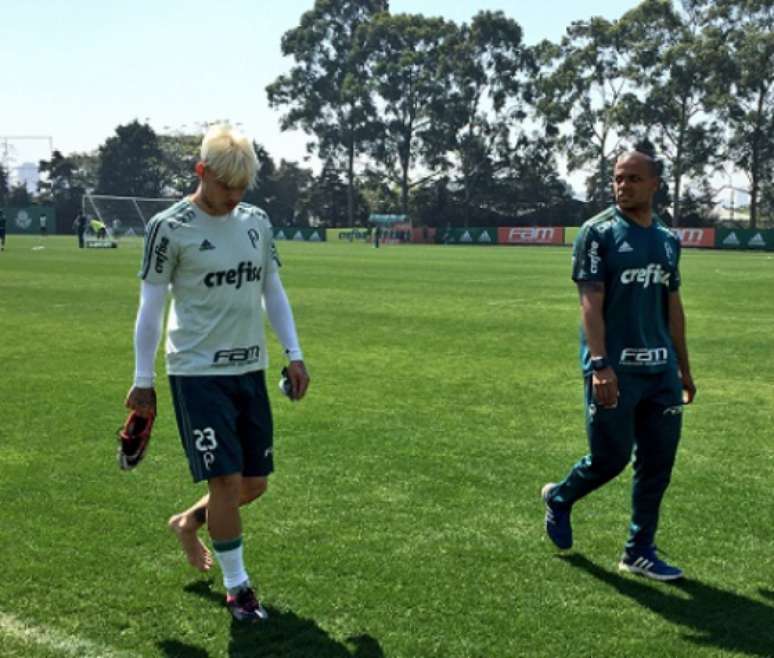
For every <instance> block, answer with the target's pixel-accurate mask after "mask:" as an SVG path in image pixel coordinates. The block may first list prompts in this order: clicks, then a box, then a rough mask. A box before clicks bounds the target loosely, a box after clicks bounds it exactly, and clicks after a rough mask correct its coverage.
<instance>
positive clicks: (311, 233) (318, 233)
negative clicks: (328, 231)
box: [274, 226, 325, 242]
mask: <svg viewBox="0 0 774 658" xmlns="http://www.w3.org/2000/svg"><path fill="white" fill-rule="evenodd" d="M274 239H275V240H295V241H297V242H325V229H324V228H308V227H297V226H284V227H276V226H275V227H274Z"/></svg>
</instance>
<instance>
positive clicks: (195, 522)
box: [168, 477, 268, 571]
mask: <svg viewBox="0 0 774 658" xmlns="http://www.w3.org/2000/svg"><path fill="white" fill-rule="evenodd" d="M267 486H268V478H265V477H243V478H242V497H241V500H240V503H239V504H240V506H241V505H247V504H248V503H251V502H252V501H254V500H255V499H256V498H258V497H259V496H261V495H262V494H263V493H264V492H265V491H266V488H267ZM209 501H210V494H205V495H204V496H202V497H201V498H200V499H199V500H198V501H196V502H195V503H194V504H193V505H191V507H189V508H188V509H187V510H185V511H184V512H180V513H179V514H175V515H174V516H172V517H170V519H169V523H168V525H169V529H170V530H171V531H172V532H174V533H175V535H176V536H177V539H178V541H179V542H180V546H181V547H182V549H183V552H184V553H185V555H186V557H187V558H188V562H189V563H190V564H191V566H193V567H195V568H197V569H199V571H209V570H210V567H211V566H212V554H211V553H210V551H209V549H208V548H207V547H206V546H205V545H204V543H203V542H202V540H201V539H200V538H199V535H198V532H199V530H200V529H201V528H202V527H203V526H204V524H205V523H207V505H208V503H209Z"/></svg>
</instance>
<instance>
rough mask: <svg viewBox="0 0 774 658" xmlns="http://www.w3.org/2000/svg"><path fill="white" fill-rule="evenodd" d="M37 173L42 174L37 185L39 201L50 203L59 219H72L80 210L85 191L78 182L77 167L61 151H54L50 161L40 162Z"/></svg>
mask: <svg viewBox="0 0 774 658" xmlns="http://www.w3.org/2000/svg"><path fill="white" fill-rule="evenodd" d="M38 171H39V172H40V173H41V174H43V177H42V179H41V181H40V182H39V183H38V190H39V193H40V195H39V199H40V201H42V202H44V203H51V204H52V205H53V206H54V208H55V209H56V213H57V215H58V216H59V217H62V218H64V220H65V221H67V218H70V219H72V218H74V217H75V216H76V215H77V214H78V211H79V210H80V208H81V197H82V196H83V194H84V192H85V191H86V190H85V188H84V187H83V186H82V185H80V184H79V181H78V165H77V163H76V162H75V161H74V160H73V159H71V158H70V157H69V156H67V157H66V156H64V155H62V153H61V151H54V152H53V153H52V154H51V159H50V160H41V161H40V162H39V164H38Z"/></svg>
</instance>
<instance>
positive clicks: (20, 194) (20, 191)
mask: <svg viewBox="0 0 774 658" xmlns="http://www.w3.org/2000/svg"><path fill="white" fill-rule="evenodd" d="M31 203H32V195H30V193H29V191H28V190H27V186H26V185H25V184H24V183H16V184H15V185H14V186H13V187H11V189H10V190H9V192H8V205H9V206H13V207H15V208H22V207H24V206H29V205H30V204H31Z"/></svg>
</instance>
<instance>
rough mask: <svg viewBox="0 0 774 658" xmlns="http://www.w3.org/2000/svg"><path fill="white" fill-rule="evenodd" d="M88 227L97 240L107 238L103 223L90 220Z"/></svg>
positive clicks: (105, 227) (97, 220)
mask: <svg viewBox="0 0 774 658" xmlns="http://www.w3.org/2000/svg"><path fill="white" fill-rule="evenodd" d="M89 227H90V228H91V232H92V233H93V234H94V235H95V236H96V237H97V239H98V240H104V239H105V238H107V226H105V222H103V221H100V220H99V219H92V220H91V221H90V222H89Z"/></svg>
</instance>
